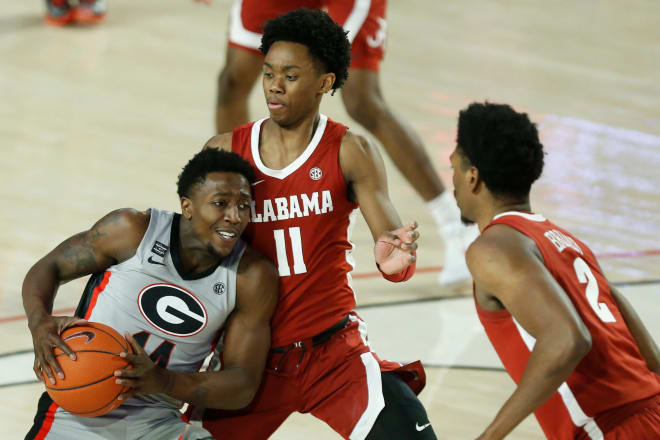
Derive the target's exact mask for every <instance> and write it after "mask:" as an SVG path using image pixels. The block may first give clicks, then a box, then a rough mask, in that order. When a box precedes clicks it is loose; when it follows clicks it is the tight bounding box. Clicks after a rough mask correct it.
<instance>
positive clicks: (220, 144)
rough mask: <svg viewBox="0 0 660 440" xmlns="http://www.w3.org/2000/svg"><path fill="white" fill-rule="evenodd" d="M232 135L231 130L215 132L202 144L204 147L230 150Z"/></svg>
mask: <svg viewBox="0 0 660 440" xmlns="http://www.w3.org/2000/svg"><path fill="white" fill-rule="evenodd" d="M232 137H233V133H232V132H229V133H222V134H216V135H215V136H213V137H212V138H211V139H209V140H208V141H206V143H205V144H204V149H207V148H216V149H219V150H225V151H231V141H232Z"/></svg>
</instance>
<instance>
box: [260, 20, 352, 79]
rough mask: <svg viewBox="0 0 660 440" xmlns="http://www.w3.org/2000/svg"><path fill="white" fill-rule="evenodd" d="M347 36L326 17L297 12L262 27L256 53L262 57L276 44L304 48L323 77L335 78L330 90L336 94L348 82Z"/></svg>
mask: <svg viewBox="0 0 660 440" xmlns="http://www.w3.org/2000/svg"><path fill="white" fill-rule="evenodd" d="M347 33H348V32H345V31H344V29H342V27H341V26H339V25H338V24H337V23H335V22H334V21H333V20H332V18H330V16H329V15H328V14H327V13H325V12H323V11H321V10H318V9H314V10H312V9H307V8H300V9H296V10H293V11H291V12H288V13H286V14H283V15H280V16H278V17H277V18H275V19H273V20H269V21H268V22H267V23H266V27H265V28H264V35H263V37H261V47H260V48H259V50H260V51H261V53H262V54H264V55H266V54H267V53H268V51H269V50H270V47H271V46H272V45H273V43H275V42H277V41H290V42H292V43H300V44H302V45H304V46H307V48H308V49H309V52H310V53H311V54H312V56H313V57H314V58H316V59H317V60H318V61H320V62H321V64H322V65H323V68H324V69H325V73H328V72H332V73H334V74H335V76H336V77H337V78H336V79H335V83H334V84H333V85H332V89H333V90H337V89H339V88H340V87H341V86H342V85H343V84H344V81H346V79H347V78H348V66H349V64H351V43H350V42H349V41H348V38H347V37H346V34H347Z"/></svg>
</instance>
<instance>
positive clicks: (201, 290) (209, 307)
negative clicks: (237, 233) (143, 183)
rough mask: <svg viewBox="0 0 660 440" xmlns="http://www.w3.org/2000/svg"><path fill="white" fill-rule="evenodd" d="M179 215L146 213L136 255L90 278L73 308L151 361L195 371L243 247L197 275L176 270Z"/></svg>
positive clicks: (219, 318)
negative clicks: (129, 340) (128, 340)
mask: <svg viewBox="0 0 660 440" xmlns="http://www.w3.org/2000/svg"><path fill="white" fill-rule="evenodd" d="M179 219H180V215H179V214H175V213H172V212H168V211H161V210H158V209H152V210H151V220H150V221H149V227H148V229H147V231H146V233H145V234H144V237H143V238H142V241H141V242H140V246H139V247H138V249H137V252H136V254H135V255H134V256H133V257H131V258H130V259H128V260H126V261H124V262H122V263H120V264H117V265H114V266H110V267H109V268H108V269H107V270H106V271H105V272H102V273H98V274H95V275H93V276H92V277H91V278H90V280H89V282H88V283H87V287H86V288H85V292H84V294H83V297H82V299H81V301H80V304H79V305H78V309H77V310H76V315H77V316H80V317H83V318H85V319H87V320H89V321H95V322H101V323H103V324H107V325H109V326H111V327H112V328H114V329H115V330H117V331H118V332H119V333H120V334H122V335H124V333H125V332H129V333H130V334H132V335H133V337H134V338H135V339H136V340H137V341H138V342H139V343H140V344H141V345H142V346H143V347H144V349H145V351H146V352H147V354H148V355H149V356H150V357H151V358H152V359H153V360H154V362H155V363H156V364H158V365H160V366H162V367H165V368H167V369H169V370H173V371H181V372H195V371H198V370H199V369H200V367H201V366H202V364H203V362H204V359H205V358H206V356H207V355H208V354H210V353H211V352H212V351H213V349H214V346H215V344H216V343H217V340H218V336H219V335H220V333H221V331H222V329H223V326H224V324H225V321H226V320H227V317H228V316H229V314H230V313H231V312H232V310H233V309H234V305H235V303H236V271H237V267H238V263H239V261H240V259H241V256H242V255H243V252H244V250H245V243H244V242H243V241H241V240H239V241H238V242H237V244H236V246H235V247H234V249H233V250H232V253H231V254H230V255H229V256H227V257H226V258H224V259H223V260H222V261H221V262H220V263H219V264H218V265H217V266H215V267H212V268H210V269H209V270H207V271H206V272H204V273H201V274H195V275H190V274H186V273H184V272H183V268H182V265H181V263H180V259H179V252H178V246H179V237H178V235H179ZM158 403H161V404H165V405H168V406H172V407H179V406H180V405H181V402H179V401H176V400H175V399H171V398H169V397H167V396H164V395H150V396H139V397H137V398H134V399H129V400H128V401H127V402H126V403H125V404H126V405H145V404H158Z"/></svg>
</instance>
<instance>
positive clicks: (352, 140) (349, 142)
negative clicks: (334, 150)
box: [341, 129, 374, 151]
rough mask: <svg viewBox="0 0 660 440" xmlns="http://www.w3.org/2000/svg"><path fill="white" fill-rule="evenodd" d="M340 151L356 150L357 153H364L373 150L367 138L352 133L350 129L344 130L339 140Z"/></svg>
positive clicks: (371, 143)
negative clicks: (345, 149)
mask: <svg viewBox="0 0 660 440" xmlns="http://www.w3.org/2000/svg"><path fill="white" fill-rule="evenodd" d="M341 147H342V149H344V148H347V149H351V150H352V149H356V150H357V151H366V150H368V149H370V148H373V147H374V145H373V142H371V140H369V138H368V137H366V136H363V135H361V134H357V133H353V132H352V131H351V130H350V129H349V130H346V132H345V133H344V136H343V137H342V139H341Z"/></svg>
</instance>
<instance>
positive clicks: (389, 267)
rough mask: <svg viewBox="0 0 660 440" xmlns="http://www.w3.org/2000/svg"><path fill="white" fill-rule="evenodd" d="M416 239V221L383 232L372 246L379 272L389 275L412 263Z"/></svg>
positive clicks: (417, 234)
mask: <svg viewBox="0 0 660 440" xmlns="http://www.w3.org/2000/svg"><path fill="white" fill-rule="evenodd" d="M418 238H419V231H417V222H416V221H412V222H410V223H408V224H407V225H406V226H403V227H401V228H399V229H395V230H394V231H386V232H383V233H382V234H381V235H380V237H378V240H377V241H376V245H375V246H374V256H375V257H376V264H378V267H379V268H380V270H381V271H382V272H383V273H385V274H387V275H391V274H395V273H399V272H401V271H402V270H404V269H405V268H406V267H408V266H409V265H411V264H412V263H414V262H415V255H414V254H415V251H416V250H417V239H418Z"/></svg>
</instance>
